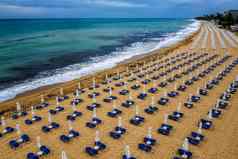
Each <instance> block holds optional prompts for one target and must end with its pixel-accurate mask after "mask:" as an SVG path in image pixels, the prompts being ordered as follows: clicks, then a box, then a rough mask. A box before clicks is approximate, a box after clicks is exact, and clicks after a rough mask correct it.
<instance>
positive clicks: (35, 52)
mask: <svg viewBox="0 0 238 159" xmlns="http://www.w3.org/2000/svg"><path fill="white" fill-rule="evenodd" d="M199 26H200V23H199V22H198V21H195V20H193V19H159V18H153V19H148V18H147V19H143V18H137V19H125V18H123V19H120V18H116V19H4V20H0V102H2V101H5V100H8V99H11V98H14V97H15V96H16V95H17V94H20V93H23V92H26V91H29V90H33V89H36V88H39V87H42V86H47V85H51V84H56V83H61V82H66V81H70V80H73V79H76V78H80V77H81V76H84V75H88V74H92V73H95V72H97V71H101V70H104V69H107V68H111V67H114V66H115V65H116V64H118V63H119V62H122V61H124V60H126V59H129V58H132V57H133V56H136V55H141V54H146V53H149V52H151V51H153V50H156V49H159V48H162V47H167V46H169V45H171V44H174V43H176V42H178V41H180V40H183V39H184V38H186V37H187V36H189V35H190V34H192V33H193V32H195V31H197V30H198V29H199Z"/></svg>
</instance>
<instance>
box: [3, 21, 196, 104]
mask: <svg viewBox="0 0 238 159" xmlns="http://www.w3.org/2000/svg"><path fill="white" fill-rule="evenodd" d="M199 26H200V23H199V22H198V21H194V22H193V23H191V24H190V25H188V26H187V27H186V28H184V29H182V30H180V31H178V32H177V33H172V34H168V36H167V37H165V38H163V39H161V41H160V42H159V43H158V42H155V41H152V42H136V43H133V44H132V45H131V46H130V47H125V48H123V49H120V50H117V51H115V52H113V53H111V54H110V55H106V56H101V57H95V58H92V59H91V60H90V61H89V62H87V63H82V64H74V65H70V66H67V67H65V68H61V69H57V70H56V71H55V74H54V75H53V76H49V77H42V76H43V75H41V74H40V75H39V76H38V79H33V80H31V81H29V80H28V81H25V82H23V83H21V84H17V85H15V86H12V87H10V88H6V89H4V90H2V91H0V101H5V100H8V99H11V98H14V97H15V96H16V95H17V94H20V93H23V92H26V91H29V90H33V89H36V88H39V87H42V86H46V85H51V84H56V83H61V82H67V81H70V80H73V79H76V78H80V77H82V76H84V75H88V74H92V73H95V72H97V71H100V70H104V69H107V68H111V67H113V66H115V65H116V64H117V63H119V62H122V61H124V60H126V59H129V58H131V57H133V56H136V55H141V54H146V53H148V52H151V51H154V50H156V49H159V48H162V47H167V46H169V45H171V44H175V43H176V42H178V41H181V40H183V39H185V38H186V37H187V36H189V35H190V34H192V33H193V32H195V31H197V30H198V29H199ZM42 74H45V73H42Z"/></svg>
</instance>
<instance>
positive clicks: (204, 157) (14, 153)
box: [0, 22, 238, 159]
mask: <svg viewBox="0 0 238 159" xmlns="http://www.w3.org/2000/svg"><path fill="white" fill-rule="evenodd" d="M237 46H238V42H237V40H236V39H234V37H232V36H230V34H229V33H228V32H227V31H223V30H221V29H218V28H217V27H215V26H214V25H212V24H211V23H208V22H201V25H200V28H199V30H198V31H196V32H194V33H192V34H191V35H190V36H188V37H187V38H186V39H184V40H182V41H180V42H177V43H176V44H173V45H171V46H169V47H165V48H162V49H159V50H154V51H153V52H151V53H148V54H143V55H138V56H135V57H132V58H130V59H127V60H126V61H123V62H121V63H119V64H117V65H116V66H115V67H113V68H110V69H106V70H103V71H99V72H97V73H95V74H92V75H87V76H85V77H81V78H80V79H77V80H73V81H69V82H66V83H61V84H54V85H51V86H45V87H41V88H38V89H36V90H32V91H28V92H26V93H23V94H20V95H18V96H16V98H14V99H10V100H8V101H5V102H2V103H0V111H1V112H2V114H3V115H4V116H5V117H6V123H7V125H8V126H11V127H15V125H16V124H17V123H18V124H20V128H21V131H22V132H23V133H27V134H28V135H29V136H30V138H31V141H30V142H28V143H24V144H23V145H22V146H21V147H19V148H17V149H16V150H12V149H11V148H10V147H9V145H8V142H9V141H10V140H12V139H15V138H17V137H18V134H17V133H16V132H14V133H11V134H7V135H6V136H4V137H3V138H0V143H1V145H2V148H1V150H0V156H1V157H2V158H3V159H9V158H14V159H22V158H26V154H27V153H28V152H36V151H37V147H36V137H37V136H40V137H41V142H42V144H44V145H47V146H48V147H49V148H50V150H51V153H50V154H49V155H47V156H45V157H43V158H52V159H56V158H60V157H61V152H62V151H65V152H66V153H67V156H68V158H69V159H76V158H84V159H88V158H92V157H91V156H89V155H88V154H87V153H85V147H86V146H89V145H93V143H94V138H95V132H96V130H98V131H99V132H100V139H101V141H102V142H103V143H105V144H106V145H107V148H106V149H105V150H103V151H102V152H100V153H99V154H97V157H96V158H100V159H107V158H111V159H117V158H122V155H123V153H124V148H125V145H129V146H130V152H131V154H132V155H133V156H135V157H136V158H141V159H153V158H172V157H173V156H175V155H176V151H177V149H178V148H179V147H181V145H182V144H183V141H184V139H185V137H186V136H188V135H189V134H190V132H191V131H197V128H198V126H197V123H198V121H199V120H200V119H201V118H206V117H207V113H208V111H209V110H210V109H211V108H212V107H213V106H214V105H215V104H216V102H217V99H218V98H219V97H220V95H221V93H223V92H224V91H225V90H226V89H227V88H228V86H229V84H230V83H231V82H232V81H233V80H235V79H236V76H237V74H238V69H237V67H235V68H234V69H233V70H232V71H231V72H230V73H229V74H227V76H226V77H224V79H222V81H220V83H219V84H218V85H216V86H215V87H214V88H213V89H211V90H209V92H208V95H207V96H202V98H201V100H200V101H199V102H197V103H195V104H194V107H193V108H192V109H188V108H186V107H184V106H183V103H184V102H186V101H187V99H188V97H189V96H190V95H191V94H192V95H195V94H196V93H197V90H198V88H204V86H205V84H206V83H207V82H208V81H209V80H212V78H214V77H216V76H217V75H218V74H219V73H220V72H221V70H223V69H224V68H225V67H226V66H228V64H230V63H231V62H232V61H233V60H235V59H236V58H237V57H238V56H237V51H238V48H237ZM183 53H185V54H184V55H183ZM190 54H193V55H191V57H189V58H188V59H186V58H185V57H186V56H189V55H190ZM199 55H201V57H199ZM213 55H214V59H212V60H211V61H209V62H207V63H204V65H203V66H201V67H200V66H199V67H198V68H197V69H194V70H193V71H192V73H189V74H187V75H186V74H185V75H183V76H182V77H181V78H178V79H176V80H175V81H174V82H171V83H170V82H168V85H167V86H166V87H159V86H158V85H159V84H160V83H161V82H162V81H166V80H168V79H169V78H172V77H173V76H174V75H176V74H180V73H181V72H182V71H185V70H186V69H188V68H190V67H192V64H196V63H199V62H202V61H203V60H205V59H206V58H209V57H213ZM225 55H230V56H231V57H230V58H228V59H227V60H226V61H225V62H224V63H223V64H221V65H218V66H217V67H216V68H214V69H213V70H212V71H211V72H210V73H209V74H208V75H207V76H205V77H203V78H201V79H199V80H198V81H196V82H194V83H193V84H192V85H190V86H189V87H188V88H187V90H186V91H184V92H179V95H178V96H176V97H175V98H172V97H171V98H169V103H168V104H167V105H166V106H161V105H159V104H158V103H157V102H158V100H159V99H160V98H161V97H163V96H165V94H167V93H168V92H170V91H172V90H175V88H177V86H179V85H180V84H183V83H184V81H186V80H188V79H190V78H191V77H193V76H196V75H198V74H199V73H200V72H201V71H202V70H203V69H205V68H207V67H209V66H210V65H212V64H213V63H215V62H217V61H218V60H221V59H222V58H223V57H224V56H225ZM195 57H199V58H197V60H194V61H192V62H191V64H187V65H186V64H185V65H182V66H181V68H180V69H175V70H173V71H170V72H168V74H167V75H166V76H164V77H160V78H159V79H157V80H154V81H153V82H149V83H148V84H146V85H143V84H141V82H142V81H143V80H145V79H148V78H150V79H151V78H152V77H153V75H158V74H159V73H162V72H165V70H166V69H171V68H173V66H176V65H177V64H182V63H184V62H185V63H186V62H188V60H189V59H192V58H195ZM166 59H168V60H167V61H166ZM173 59H180V60H178V61H176V63H172V61H173ZM168 62H171V64H170V65H168ZM153 64H159V65H158V66H161V65H164V67H162V68H161V69H159V68H157V67H155V68H157V70H156V71H154V72H153V71H152V70H153V69H150V67H152V66H153ZM146 66H148V67H146ZM143 68H144V70H147V71H148V70H149V71H152V74H147V75H145V76H144V77H141V78H139V79H137V80H135V81H132V82H127V80H128V79H130V77H131V76H126V75H127V74H128V73H133V71H134V73H133V74H144V72H143ZM136 71H137V73H136ZM138 72H139V73H138ZM117 75H121V76H123V78H122V79H118V80H113V79H111V80H112V82H111V83H109V84H107V85H103V84H101V83H102V82H103V81H104V80H105V77H106V76H108V77H109V78H110V77H113V76H117ZM93 79H95V81H96V84H99V85H100V87H99V88H95V89H89V87H90V86H92V84H93ZM79 82H80V86H81V88H84V90H85V93H82V94H80V98H81V99H83V102H82V103H80V104H78V105H77V106H76V109H77V110H78V111H80V112H82V116H81V117H79V118H78V119H76V120H75V121H74V122H72V126H73V129H74V130H77V131H79V132H80V136H79V137H78V138H76V139H74V140H72V141H71V142H70V143H62V142H61V141H60V140H59V136H60V135H61V134H66V133H67V132H68V123H67V120H66V116H67V115H68V114H70V113H72V111H73V109H72V106H71V103H70V102H71V100H72V99H73V98H74V94H73V93H74V90H75V89H76V88H78V83H79ZM118 82H127V84H128V85H127V86H115V84H116V83H118ZM136 83H137V84H140V85H141V87H140V88H139V89H138V90H132V88H131V86H133V85H134V84H136ZM109 86H112V87H113V88H114V89H113V90H112V92H111V95H113V96H116V97H117V99H116V100H115V105H117V108H118V109H120V110H121V111H122V114H121V115H120V116H121V117H122V124H123V127H125V128H126V129H127V132H126V133H125V134H124V135H123V137H122V138H120V139H118V140H114V139H112V138H111V137H110V136H109V132H110V131H112V130H113V129H114V127H115V126H116V125H117V122H118V119H117V118H110V117H108V116H107V112H109V111H111V110H112V108H113V107H112V105H113V104H112V103H107V102H104V101H103V100H104V98H106V97H107V96H109V95H110V94H109V93H107V92H105V91H104V89H105V88H107V87H109ZM151 87H156V88H158V92H157V93H155V94H152V93H148V92H147V91H146V92H147V94H148V96H147V97H146V98H145V100H141V99H138V98H137V97H138V94H139V93H141V92H143V91H145V90H148V89H149V88H151ZM61 88H63V92H62V89H61ZM122 89H128V90H129V91H130V92H131V93H130V95H131V97H132V99H133V100H134V101H135V106H132V107H130V108H125V107H122V106H121V103H122V102H124V101H125V100H126V99H128V95H119V94H118V92H119V91H120V90H122ZM60 90H61V91H60ZM94 91H96V92H99V93H100V95H99V96H98V97H96V102H98V103H100V104H101V107H100V108H98V109H97V117H99V118H100V119H101V120H102V124H101V125H99V126H98V127H97V128H95V129H90V128H88V127H86V126H85V123H86V122H88V121H90V119H91V118H92V115H93V113H92V111H89V110H87V109H86V107H87V106H88V105H90V104H91V103H92V99H91V98H89V97H88V94H90V93H92V92H94ZM62 93H63V94H64V95H67V96H69V99H67V100H64V101H62V102H60V106H63V107H64V111H62V112H60V113H59V114H56V115H52V120H53V121H54V122H57V123H60V128H59V129H57V130H53V132H49V133H43V132H42V131H41V127H42V126H43V125H46V124H47V123H48V119H47V118H48V111H49V109H54V108H55V106H56V101H55V98H56V96H60V94H61V95H62ZM41 95H43V96H44V99H45V101H47V102H48V103H49V104H50V106H49V107H47V108H44V109H41V110H35V114H36V115H39V116H41V117H42V120H41V121H39V123H35V124H34V125H30V126H28V125H26V124H25V123H24V121H25V120H26V119H29V118H31V116H32V115H31V111H30V110H31V106H34V105H36V104H37V103H40V101H41ZM152 96H153V97H154V102H155V105H156V106H157V107H158V109H159V110H158V112H156V113H155V114H147V113H145V112H144V109H145V108H146V107H148V105H150V104H151V97H152ZM16 102H19V103H20V104H21V107H22V110H24V111H27V112H28V115H26V116H24V117H20V118H19V119H16V120H12V119H10V118H9V117H10V115H11V113H12V111H13V110H16ZM179 103H181V105H182V107H181V112H182V113H183V114H184V117H183V118H182V119H181V120H180V121H178V122H176V121H172V120H168V123H169V124H170V125H172V126H173V130H172V131H171V134H170V135H169V136H164V135H161V134H159V133H157V129H158V128H159V127H160V125H161V124H162V123H163V122H164V116H165V115H166V114H171V113H172V112H173V111H175V110H176V109H177V107H178V105H179ZM237 104H238V100H237V94H234V95H232V99H231V100H230V101H229V106H228V108H227V109H225V110H222V115H221V116H220V117H219V118H218V119H214V120H212V121H213V124H214V126H213V127H212V129H211V130H203V135H204V136H205V140H204V141H203V142H202V143H201V144H199V145H198V146H193V145H189V150H190V151H191V152H192V153H193V158H194V159H224V158H229V159H236V158H237V157H238V142H237V140H236V138H237V137H238V135H237V134H238V126H237V124H236V123H237V122H238V118H237V117H236V116H237V114H238V109H237V108H236V105H237ZM135 109H137V115H140V116H142V117H144V118H145V122H144V123H143V124H142V125H140V126H135V125H132V124H130V122H129V121H130V119H131V118H132V117H133V116H134V115H135ZM149 127H152V136H153V138H155V139H156V140H157V142H158V143H157V144H156V145H155V146H154V147H153V150H152V152H149V153H146V152H143V151H140V150H139V149H138V143H141V142H143V138H144V137H145V136H146V135H147V131H148V128H149ZM0 130H1V129H0Z"/></svg>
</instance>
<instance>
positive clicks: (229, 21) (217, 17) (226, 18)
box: [195, 12, 238, 29]
mask: <svg viewBox="0 0 238 159" xmlns="http://www.w3.org/2000/svg"><path fill="white" fill-rule="evenodd" d="M195 19H197V20H206V21H215V23H216V24H218V25H221V26H222V27H223V28H228V29H229V28H230V27H231V25H234V24H238V18H236V19H235V18H234V17H233V16H232V14H231V13H230V12H228V13H227V14H225V13H216V14H209V15H204V16H200V17H196V18H195Z"/></svg>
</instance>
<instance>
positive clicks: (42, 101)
mask: <svg viewBox="0 0 238 159" xmlns="http://www.w3.org/2000/svg"><path fill="white" fill-rule="evenodd" d="M44 102H45V99H44V95H43V94H42V95H41V103H44Z"/></svg>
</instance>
